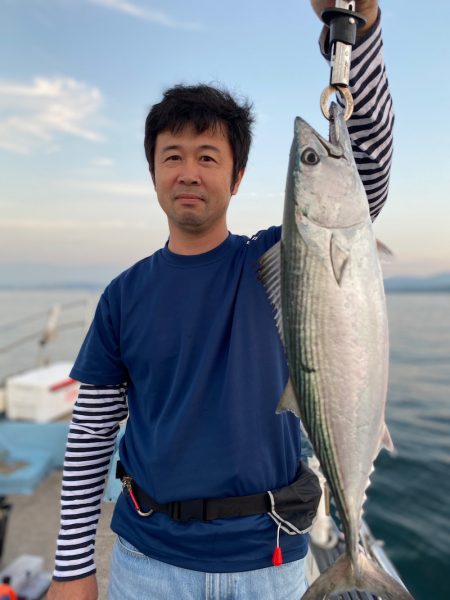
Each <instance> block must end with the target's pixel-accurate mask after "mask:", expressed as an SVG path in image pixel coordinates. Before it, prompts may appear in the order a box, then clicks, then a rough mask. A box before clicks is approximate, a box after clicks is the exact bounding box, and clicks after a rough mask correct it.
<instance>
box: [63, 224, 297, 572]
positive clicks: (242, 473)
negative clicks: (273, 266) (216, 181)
mask: <svg viewBox="0 0 450 600" xmlns="http://www.w3.org/2000/svg"><path fill="white" fill-rule="evenodd" d="M280 235H281V228H280V227H272V228H270V229H268V230H267V231H262V232H259V233H258V234H256V235H255V236H253V237H252V238H248V237H246V236H238V235H232V234H230V235H229V236H228V238H227V239H226V240H225V241H224V242H223V243H222V244H221V245H220V246H218V247H217V248H215V249H213V250H211V251H210V252H206V253H204V254H199V255H194V256H185V255H178V254H174V253H172V252H171V251H170V250H169V249H168V247H167V245H166V247H165V248H163V249H161V250H159V251H157V252H155V254H153V255H152V256H150V257H148V258H145V259H144V260H141V261H140V262H138V263H137V264H135V265H134V266H133V267H131V268H130V269H128V270H127V271H125V272H124V273H122V274H121V275H119V276H118V277H117V278H116V279H114V280H113V281H112V282H111V283H110V284H109V286H108V287H107V288H106V289H105V291H104V293H103V294H102V296H101V299H100V301H99V304H98V307H97V311H96V314H95V318H94V321H93V323H92V325H91V328H90V330H89V332H88V334H87V336H86V339H85V341H84V343H83V346H82V348H81V350H80V353H79V356H78V358H77V360H76V363H75V366H74V368H73V370H72V372H71V376H72V377H73V378H75V379H78V380H80V381H82V382H84V383H91V384H100V385H101V384H119V383H122V382H124V381H126V382H127V384H128V406H129V418H128V422H127V426H126V432H125V435H124V437H123V439H122V442H121V446H120V456H121V461H122V463H123V465H124V467H125V469H126V471H127V472H128V473H129V474H130V475H131V476H132V477H133V478H134V479H135V480H136V482H137V483H138V485H139V486H140V487H142V488H143V489H144V490H145V491H146V492H147V494H149V495H150V496H152V497H153V498H154V499H155V500H156V501H157V502H159V503H165V502H170V501H175V500H192V499H197V498H222V497H226V496H240V495H248V494H256V493H260V492H264V491H267V490H272V489H276V488H280V487H282V486H285V485H288V484H289V483H291V482H292V481H293V480H294V478H295V474H296V471H297V468H298V462H299V459H300V430H299V421H298V419H297V418H296V417H295V416H294V415H293V414H291V413H282V414H276V407H277V404H278V402H279V399H280V397H281V394H282V392H283V390H284V387H285V385H286V382H287V378H288V371H287V366H286V361H285V357H284V350H283V348H282V345H281V342H280V339H279V336H278V333H277V330H276V325H275V321H274V318H273V310H272V307H271V305H270V303H269V301H268V299H267V297H266V293H265V291H264V288H263V286H262V284H261V282H260V281H259V279H258V259H259V258H260V256H261V255H262V254H263V253H264V252H265V251H266V250H268V249H269V248H270V247H271V246H272V245H273V244H275V243H276V242H277V241H278V240H279V239H280ZM111 527H112V529H113V530H114V531H115V532H116V533H117V534H118V535H120V536H122V537H124V538H125V539H127V540H128V541H129V542H130V543H131V544H133V545H134V546H136V547H137V548H138V549H139V550H140V551H141V552H143V553H144V554H146V555H148V556H151V557H153V558H155V559H157V560H161V561H164V562H167V563H169V564H173V565H177V566H180V567H184V568H188V569H194V570H199V571H206V572H237V571H247V570H252V569H258V568H263V567H268V566H271V564H272V563H271V559H272V553H273V550H274V547H275V545H276V534H277V528H276V526H275V523H274V522H273V521H272V519H271V518H270V517H269V516H268V515H257V516H252V517H239V518H229V519H218V520H215V521H211V522H207V523H205V522H198V521H190V522H184V523H181V522H176V521H173V520H172V519H171V518H170V517H169V516H167V515H165V514H162V513H155V514H153V515H152V516H151V517H149V518H142V517H140V516H139V515H138V514H137V513H136V510H135V509H134V507H133V505H132V502H131V500H130V498H129V496H128V495H121V496H120V498H119V500H118V502H117V505H116V508H115V511H114V516H113V520H112V525H111ZM307 541H308V539H307V536H304V535H298V536H289V535H286V534H283V533H282V534H281V547H282V551H283V556H284V560H285V561H286V562H289V561H292V560H296V559H299V558H302V557H303V556H304V555H305V554H306V551H307Z"/></svg>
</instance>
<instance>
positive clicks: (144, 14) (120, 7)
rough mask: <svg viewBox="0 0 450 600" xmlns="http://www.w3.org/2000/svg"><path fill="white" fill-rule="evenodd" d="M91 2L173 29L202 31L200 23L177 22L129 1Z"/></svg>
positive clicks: (106, 0) (163, 14)
mask: <svg viewBox="0 0 450 600" xmlns="http://www.w3.org/2000/svg"><path fill="white" fill-rule="evenodd" d="M89 2H91V4H98V5H100V6H104V7H105V8H109V9H112V10H116V11H118V12H121V13H124V14H127V15H129V16H132V17H136V18H138V19H143V20H145V21H150V22H151V23H156V24H157V25H162V26H163V27H169V28H171V29H190V30H194V29H201V26H200V24H199V23H189V22H182V21H175V20H174V19H172V18H171V17H169V16H168V15H166V14H165V13H163V12H162V11H158V10H152V9H149V8H142V7H141V6H139V5H138V4H134V3H133V2H127V0H89Z"/></svg>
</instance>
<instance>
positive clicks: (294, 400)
mask: <svg viewBox="0 0 450 600" xmlns="http://www.w3.org/2000/svg"><path fill="white" fill-rule="evenodd" d="M285 410H290V411H291V412H293V413H294V415H296V416H297V417H300V411H299V401H298V397H297V393H296V391H295V388H294V384H293V383H292V379H291V378H290V377H289V379H288V382H287V384H286V387H285V388H284V392H283V395H282V396H281V399H280V401H279V403H278V406H277V410H276V412H277V413H280V412H283V411H285Z"/></svg>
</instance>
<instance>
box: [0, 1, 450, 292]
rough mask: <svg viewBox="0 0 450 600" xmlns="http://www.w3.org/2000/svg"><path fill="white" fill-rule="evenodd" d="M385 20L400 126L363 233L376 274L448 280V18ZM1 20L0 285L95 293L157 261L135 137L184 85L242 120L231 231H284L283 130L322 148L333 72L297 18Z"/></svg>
mask: <svg viewBox="0 0 450 600" xmlns="http://www.w3.org/2000/svg"><path fill="white" fill-rule="evenodd" d="M380 6H381V8H382V21H383V39H384V48H385V50H384V51H385V60H386V65H387V69H388V76H389V81H390V85H391V91H392V95H393V98H394V104H395V112H396V126H395V154H394V163H393V170H392V177H391V185H390V193H389V199H388V203H387V204H386V206H385V209H384V210H383V211H382V213H381V215H380V216H379V218H378V219H377V221H376V224H375V232H376V235H377V237H378V238H379V239H380V240H382V241H383V242H384V243H385V244H387V245H388V246H389V247H390V248H391V250H392V251H393V253H394V255H395V258H394V259H393V260H392V261H391V262H390V263H389V264H386V265H384V267H383V268H384V271H385V274H386V275H387V276H389V275H398V274H405V275H406V274H417V275H427V274H433V273H437V272H442V271H450V205H449V204H450V194H449V190H450V160H449V155H448V152H447V143H448V139H449V138H450V135H449V134H450V131H449V130H450V126H449V118H448V99H449V93H448V92H449V91H450V87H449V82H448V78H447V77H448V64H449V59H450V56H449V53H450V51H449V45H448V42H447V39H448V23H449V21H450V3H449V2H448V0H435V1H434V2H433V3H432V11H431V13H430V11H424V6H425V5H424V3H423V2H420V3H419V1H418V0H381V1H380ZM0 11H1V16H0V277H2V278H3V279H4V280H5V279H8V277H9V278H11V277H14V278H15V280H16V282H17V280H19V281H20V280H23V281H22V282H24V283H25V282H26V281H29V280H31V279H33V277H34V278H35V279H36V278H38V279H39V278H40V277H44V274H45V273H46V274H47V275H46V276H48V273H53V274H57V276H58V278H59V279H61V278H62V277H64V279H66V280H71V279H72V280H81V279H84V280H90V279H97V280H98V279H101V280H104V281H105V282H107V281H108V280H109V279H110V278H111V277H113V276H114V275H116V274H118V273H119V272H120V271H122V270H123V269H125V268H127V267H128V266H130V265H131V264H133V263H134V262H135V261H137V260H139V259H141V258H143V257H145V256H148V255H149V254H151V253H152V252H154V251H155V250H156V249H157V248H159V247H161V246H162V245H163V244H164V243H165V241H166V239H167V224H166V220H165V216H164V214H163V213H162V211H161V209H160V208H159V205H158V203H157V200H156V196H155V193H154V190H153V187H152V184H151V180H150V177H149V174H148V168H147V163H146V160H145V156H144V152H143V131H144V121H145V117H146V115H147V112H148V110H149V108H150V106H151V105H152V104H153V103H155V102H158V101H159V100H160V97H161V94H162V92H163V91H164V89H166V88H167V87H170V86H171V85H174V84H176V83H180V82H182V83H188V84H189V83H197V82H206V83H212V84H219V85H222V86H225V87H227V88H228V89H230V90H231V91H232V92H233V93H235V94H236V95H237V96H238V97H245V98H248V99H250V100H251V101H252V102H253V104H254V109H255V113H256V126H255V133H254V142H253V147H252V150H251V154H250V160H249V163H248V166H247V172H246V176H245V178H244V181H243V183H242V185H241V188H240V192H239V194H238V195H237V196H236V197H234V198H233V200H232V206H231V209H230V212H229V229H230V230H231V231H232V232H234V233H240V234H248V235H251V234H253V233H255V232H256V231H258V230H259V229H262V228H266V227H268V226H270V225H273V224H279V223H281V219H282V211H283V196H284V185H285V178H286V169H287V161H288V154H289V148H290V144H291V140H292V132H293V122H294V118H295V116H296V115H300V116H302V117H303V118H304V119H306V120H307V121H309V122H310V124H311V125H313V126H314V127H315V128H316V129H317V130H318V131H319V132H321V133H322V134H323V135H326V133H327V121H326V120H325V119H324V118H323V117H322V114H321V112H320V108H319V97H320V94H321V92H322V90H323V89H324V88H325V87H326V85H327V83H328V77H329V67H328V65H327V64H326V62H325V61H324V59H323V58H322V56H321V55H320V52H319V49H318V36H319V34H320V29H321V24H320V21H319V20H318V19H317V17H316V15H315V14H314V13H313V11H312V9H311V7H310V3H309V0H295V1H294V0H285V1H284V2H283V3H282V4H280V3H275V2H268V1H266V0H260V1H259V2H256V1H248V2H242V0H240V1H238V0H227V1H226V2H225V1H224V2H210V1H205V0H190V1H189V2H187V1H186V0H184V1H181V0H165V1H163V0H155V1H153V0H152V1H150V0H0ZM55 276H56V275H55Z"/></svg>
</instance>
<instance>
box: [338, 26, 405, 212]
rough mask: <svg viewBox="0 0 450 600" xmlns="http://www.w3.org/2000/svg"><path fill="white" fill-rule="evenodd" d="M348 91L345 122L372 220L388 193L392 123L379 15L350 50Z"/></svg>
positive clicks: (390, 100) (392, 110)
mask: <svg viewBox="0 0 450 600" xmlns="http://www.w3.org/2000/svg"><path fill="white" fill-rule="evenodd" d="M350 91H351V92H352V95H353V99H354V102H355V108H354V111H353V115H352V117H351V119H350V120H349V122H348V123H347V125H348V130H349V133H350V137H351V140H352V146H353V155H354V157H355V161H356V165H357V167H358V171H359V175H360V177H361V180H362V182H363V184H364V187H365V189H366V193H367V198H368V201H369V208H370V215H371V217H372V220H373V219H375V218H376V217H377V216H378V214H379V212H380V210H381V209H382V208H383V205H384V203H385V202H386V199H387V195H388V187H389V176H390V171H391V163H392V150H393V140H392V134H393V125H394V109H393V105H392V98H391V95H390V92H389V84H388V79H387V75H386V68H385V65H384V58H383V40H382V37H381V25H380V18H379V17H378V21H377V24H376V25H375V27H374V28H373V29H372V30H371V33H370V35H368V36H365V37H364V38H363V39H362V40H361V41H360V42H359V43H358V44H357V45H356V46H355V48H354V49H353V53H352V67H351V70H350Z"/></svg>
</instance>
